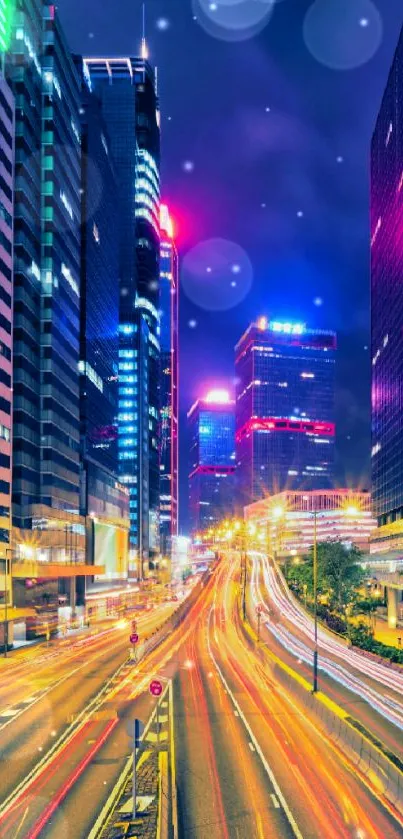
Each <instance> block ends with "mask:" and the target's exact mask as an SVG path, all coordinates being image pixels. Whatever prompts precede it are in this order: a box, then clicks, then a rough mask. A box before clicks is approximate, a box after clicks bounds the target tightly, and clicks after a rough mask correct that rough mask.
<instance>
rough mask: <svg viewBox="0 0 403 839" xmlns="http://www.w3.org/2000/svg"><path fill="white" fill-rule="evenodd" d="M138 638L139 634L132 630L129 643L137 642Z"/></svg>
mask: <svg viewBox="0 0 403 839" xmlns="http://www.w3.org/2000/svg"><path fill="white" fill-rule="evenodd" d="M138 640H139V636H138V635H137V632H133V634H132V635H131V636H130V643H131V644H137V642H138Z"/></svg>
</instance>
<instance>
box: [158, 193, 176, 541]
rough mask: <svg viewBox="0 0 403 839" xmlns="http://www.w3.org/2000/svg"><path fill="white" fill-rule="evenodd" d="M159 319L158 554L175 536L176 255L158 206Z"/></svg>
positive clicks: (165, 209) (170, 227)
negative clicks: (159, 546) (159, 250)
mask: <svg viewBox="0 0 403 839" xmlns="http://www.w3.org/2000/svg"><path fill="white" fill-rule="evenodd" d="M160 226H161V260H160V294H161V296H160V316H161V337H160V341H161V396H160V414H161V426H160V470H161V478H160V491H161V496H160V497H161V506H160V537H161V553H162V554H163V555H167V554H170V553H171V549H172V538H173V537H174V536H177V535H178V362H179V359H178V316H179V310H178V302H179V277H178V254H177V250H176V247H175V240H174V231H173V225H172V220H171V218H170V215H169V210H168V207H167V206H166V205H165V204H162V205H161V213H160Z"/></svg>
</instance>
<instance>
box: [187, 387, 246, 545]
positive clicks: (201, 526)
mask: <svg viewBox="0 0 403 839" xmlns="http://www.w3.org/2000/svg"><path fill="white" fill-rule="evenodd" d="M188 432H189V437H190V459H189V467H190V468H189V508H190V522H191V530H192V532H195V531H197V530H205V529H206V528H209V527H211V526H213V525H214V524H216V523H217V522H219V521H221V519H223V518H225V517H226V516H229V515H231V514H232V512H233V503H234V473H235V451H234V450H235V403H234V402H233V401H232V400H231V399H230V398H229V394H228V393H227V392H226V391H221V390H212V391H210V393H208V394H207V396H206V397H205V398H204V399H198V400H197V402H195V404H194V405H193V406H192V407H191V409H190V411H189V413H188Z"/></svg>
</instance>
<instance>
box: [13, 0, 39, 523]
mask: <svg viewBox="0 0 403 839" xmlns="http://www.w3.org/2000/svg"><path fill="white" fill-rule="evenodd" d="M41 54H42V3H41V0H26V3H24V4H22V5H21V6H20V5H18V7H16V8H15V11H14V21H13V28H12V38H11V44H10V51H9V52H8V53H7V54H6V57H5V66H6V76H7V78H8V80H9V82H10V86H11V87H12V90H13V92H14V94H15V99H16V105H17V106H18V107H17V110H16V122H15V132H16V142H15V203H14V313H13V316H14V327H13V344H14V346H13V367H14V376H13V378H14V392H13V396H14V399H13V401H14V416H13V508H12V512H13V523H14V524H15V525H16V526H17V527H18V528H25V527H27V528H30V527H31V525H32V505H33V504H39V503H40V474H41V468H40V437H41V431H40V387H39V386H38V377H39V374H40V373H39V371H40V369H41V137H42V120H41V114H42V77H41V64H40V60H41Z"/></svg>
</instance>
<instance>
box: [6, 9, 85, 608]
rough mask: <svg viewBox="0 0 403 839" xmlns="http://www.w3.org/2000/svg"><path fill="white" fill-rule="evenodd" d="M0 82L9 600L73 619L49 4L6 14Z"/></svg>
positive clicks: (74, 284) (73, 92)
mask: <svg viewBox="0 0 403 839" xmlns="http://www.w3.org/2000/svg"><path fill="white" fill-rule="evenodd" d="M5 72H6V78H7V80H8V82H9V84H10V87H11V89H12V91H13V93H14V97H15V100H16V118H15V133H16V140H15V196H14V308H13V362H14V364H13V379H14V391H13V401H14V413H13V495H12V512H13V558H14V563H13V574H14V576H15V577H16V578H17V577H18V592H17V588H15V597H16V604H17V605H24V602H25V600H26V598H27V597H28V596H29V597H31V595H32V598H34V597H35V591H36V586H37V588H38V592H39V594H38V597H39V599H40V598H41V596H42V594H41V592H42V591H43V587H42V584H43V579H45V583H46V588H47V596H49V598H50V599H51V600H52V603H53V605H54V606H55V608H57V602H58V594H60V593H62V591H63V589H64V587H65V592H64V591H63V593H66V595H69V596H70V602H71V605H72V607H73V608H74V607H75V605H76V582H75V576H72V575H71V568H68V567H67V566H68V565H69V564H70V563H75V564H76V567H77V578H79V580H80V584H79V596H78V599H79V602H81V604H82V603H83V597H84V586H83V582H84V580H83V577H84V576H85V575H86V574H89V575H91V574H93V573H94V569H93V568H88V567H86V566H85V547H86V546H85V521H84V519H83V518H82V517H81V516H80V415H79V360H80V244H81V243H80V223H81V196H80V188H81V143H80V141H81V138H80V116H79V108H80V80H79V76H78V74H77V72H76V69H75V67H74V64H73V61H72V57H71V54H70V51H69V49H68V46H67V44H66V42H65V38H64V34H63V31H62V28H61V26H60V23H59V20H58V15H57V12H56V9H55V6H54V4H53V3H51V2H50V1H49V0H43V2H40V0H21V2H19V3H18V4H15V9H14V16H13V22H12V28H11V39H10V45H9V51H8V52H7V53H6V56H5ZM33 531H34V532H33ZM28 560H29V563H28V565H29V568H28V566H27V565H26V561H28ZM33 563H36V564H34V565H33ZM33 569H34V571H33ZM27 575H28V576H29V577H30V578H31V579H32V578H33V577H35V580H36V582H35V585H32V586H31V587H30V588H29V589H28V588H27V587H26V586H25V576H27ZM63 577H65V578H68V580H65V581H64V582H62V580H61V578H63ZM16 586H17V583H16Z"/></svg>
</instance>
